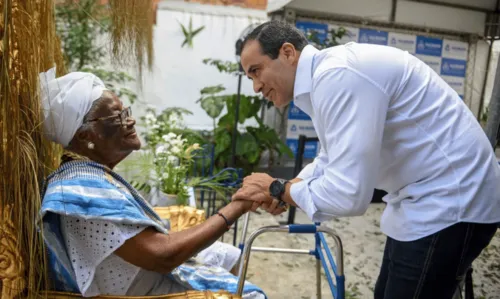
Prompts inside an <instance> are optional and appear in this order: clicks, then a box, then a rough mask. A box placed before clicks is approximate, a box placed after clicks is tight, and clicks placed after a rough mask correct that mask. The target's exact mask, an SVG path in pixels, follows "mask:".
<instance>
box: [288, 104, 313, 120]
mask: <svg viewBox="0 0 500 299" xmlns="http://www.w3.org/2000/svg"><path fill="white" fill-rule="evenodd" d="M288 119H301V120H311V118H310V117H309V115H307V114H306V113H305V112H304V111H302V110H300V109H299V108H298V107H296V106H295V105H294V104H293V101H292V102H290V108H289V109H288Z"/></svg>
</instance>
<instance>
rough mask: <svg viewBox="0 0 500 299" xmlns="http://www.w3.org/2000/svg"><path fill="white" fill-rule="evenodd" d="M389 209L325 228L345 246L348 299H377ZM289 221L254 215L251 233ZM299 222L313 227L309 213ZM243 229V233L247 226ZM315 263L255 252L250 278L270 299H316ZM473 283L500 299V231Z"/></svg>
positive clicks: (285, 237) (286, 242)
mask: <svg viewBox="0 0 500 299" xmlns="http://www.w3.org/2000/svg"><path fill="white" fill-rule="evenodd" d="M383 207H384V205H383V204H372V205H371V206H370V208H369V210H368V212H367V213H366V214H365V215H364V216H362V217H353V218H343V219H336V220H333V221H330V222H325V223H323V225H326V226H328V227H330V228H333V229H334V230H335V231H336V232H337V233H338V235H339V236H340V237H341V239H342V242H343V246H344V266H345V277H346V290H347V296H346V299H355V298H356V299H361V298H373V288H374V285H375V281H376V279H377V276H378V273H379V267H380V264H381V260H382V253H383V249H384V244H385V236H384V235H383V234H382V233H381V232H380V230H379V220H380V216H381V214H382V210H383ZM285 216H286V214H285V215H283V216H276V217H274V216H272V215H269V214H267V213H265V212H263V213H262V214H261V215H257V214H252V215H251V219H250V225H249V230H248V231H249V233H250V232H252V231H254V230H256V229H257V228H259V227H262V226H266V225H277V224H278V223H279V221H285V220H286V219H285ZM242 222H243V221H240V224H242ZM296 223H311V222H310V221H309V220H308V219H307V217H306V215H305V214H304V213H302V212H301V211H297V216H296ZM239 226H240V229H241V226H242V225H239ZM239 236H241V234H239ZM225 241H226V242H231V241H232V236H231V235H228V236H226V237H225ZM330 244H333V243H330ZM254 246H262V247H281V248H297V249H313V246H314V238H313V237H312V236H309V235H289V234H284V233H268V234H264V235H262V236H260V237H259V238H257V240H256V241H255V243H254ZM315 264H316V262H315V259H314V258H313V257H312V256H309V255H292V254H279V253H264V252H254V253H252V255H251V258H250V264H249V270H248V275H247V279H248V280H250V281H251V282H252V283H254V284H256V285H258V286H260V287H261V288H262V289H263V290H264V291H265V292H266V294H267V295H268V297H269V298H270V299H281V298H298V299H306V298H316V270H315ZM322 276H323V281H322V295H323V298H332V295H331V292H330V289H329V287H328V284H327V282H326V279H325V275H324V273H323V274H322ZM473 279H474V293H475V296H476V297H475V298H484V299H500V230H499V231H498V233H497V235H496V236H495V238H494V239H493V241H492V242H491V244H490V245H489V246H488V247H487V248H486V249H485V250H484V251H483V253H482V254H481V256H480V257H479V258H478V259H477V260H476V261H475V263H474V276H473Z"/></svg>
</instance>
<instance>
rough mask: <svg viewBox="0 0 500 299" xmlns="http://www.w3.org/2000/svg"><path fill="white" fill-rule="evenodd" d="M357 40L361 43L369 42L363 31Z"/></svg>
mask: <svg viewBox="0 0 500 299" xmlns="http://www.w3.org/2000/svg"><path fill="white" fill-rule="evenodd" d="M359 41H360V42H361V43H369V42H370V39H369V38H368V35H367V34H366V33H363V34H361V36H360V37H359Z"/></svg>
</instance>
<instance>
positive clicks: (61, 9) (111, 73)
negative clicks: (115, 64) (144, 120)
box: [56, 0, 137, 104]
mask: <svg viewBox="0 0 500 299" xmlns="http://www.w3.org/2000/svg"><path fill="white" fill-rule="evenodd" d="M106 11H107V10H106V6H104V5H101V4H99V2H98V1H95V0H80V1H66V2H65V3H64V4H61V5H57V6H56V29H57V34H58V35H59V36H60V38H61V45H62V48H63V52H64V58H65V62H66V66H67V68H68V69H69V70H71V71H82V72H91V73H93V74H95V75H96V76H98V77H99V78H101V79H102V80H103V82H104V83H105V84H106V87H107V88H108V89H109V90H111V91H113V92H114V93H115V94H116V95H117V96H118V97H121V98H128V100H129V101H130V103H131V104H133V103H134V102H135V101H136V100H137V95H136V94H135V93H134V92H133V91H132V90H130V89H128V88H125V87H122V85H123V84H126V83H128V82H132V81H134V78H132V77H131V76H129V75H128V74H127V73H125V72H120V71H115V70H106V69H104V68H102V67H101V66H102V65H104V63H105V58H106V47H105V44H106V43H105V42H104V37H105V36H106V34H108V33H109V32H110V20H109V18H108V17H107V14H106Z"/></svg>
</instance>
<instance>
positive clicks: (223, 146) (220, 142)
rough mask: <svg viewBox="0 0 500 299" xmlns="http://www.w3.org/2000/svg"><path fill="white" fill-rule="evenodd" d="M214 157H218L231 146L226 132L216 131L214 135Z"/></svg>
mask: <svg viewBox="0 0 500 299" xmlns="http://www.w3.org/2000/svg"><path fill="white" fill-rule="evenodd" d="M215 140H216V141H217V142H216V143H215V155H216V156H217V155H220V154H221V153H223V152H224V151H226V150H229V147H230V146H231V135H230V134H229V132H228V131H226V130H220V129H219V130H217V131H216V134H215Z"/></svg>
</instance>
